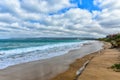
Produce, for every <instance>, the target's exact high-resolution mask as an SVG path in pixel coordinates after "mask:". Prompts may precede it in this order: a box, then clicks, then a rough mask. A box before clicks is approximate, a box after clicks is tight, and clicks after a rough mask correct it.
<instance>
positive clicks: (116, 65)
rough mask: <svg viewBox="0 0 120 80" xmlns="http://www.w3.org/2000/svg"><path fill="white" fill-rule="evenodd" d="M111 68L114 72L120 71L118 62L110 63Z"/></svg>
mask: <svg viewBox="0 0 120 80" xmlns="http://www.w3.org/2000/svg"><path fill="white" fill-rule="evenodd" d="M111 68H112V69H114V71H116V72H120V63H117V64H114V65H112V66H111Z"/></svg>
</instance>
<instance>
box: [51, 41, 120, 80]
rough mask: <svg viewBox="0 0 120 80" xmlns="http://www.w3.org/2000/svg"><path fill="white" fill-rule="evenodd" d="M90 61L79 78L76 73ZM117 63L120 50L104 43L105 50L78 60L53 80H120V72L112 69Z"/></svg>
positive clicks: (119, 60) (119, 59)
mask: <svg viewBox="0 0 120 80" xmlns="http://www.w3.org/2000/svg"><path fill="white" fill-rule="evenodd" d="M88 60H90V61H89V63H88V64H87V66H86V67H85V69H84V70H83V71H82V73H81V74H80V75H79V76H77V75H76V72H77V71H78V70H79V68H80V67H82V66H83V64H80V63H81V62H83V63H85V62H86V61H88ZM115 63H120V50H119V49H116V48H111V44H110V43H106V42H104V49H103V50H101V51H100V52H96V53H92V54H90V55H87V56H84V57H83V58H80V59H77V60H76V61H75V62H73V63H72V64H71V65H70V67H69V69H68V70H67V71H65V72H64V73H61V74H59V75H57V76H56V77H54V78H53V79H52V80H119V79H120V74H119V72H116V71H114V70H113V69H111V66H112V65H113V64H115Z"/></svg>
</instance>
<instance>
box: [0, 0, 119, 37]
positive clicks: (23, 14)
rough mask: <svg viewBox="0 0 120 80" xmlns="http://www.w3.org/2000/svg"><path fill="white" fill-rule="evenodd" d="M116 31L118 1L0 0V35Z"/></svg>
mask: <svg viewBox="0 0 120 80" xmlns="http://www.w3.org/2000/svg"><path fill="white" fill-rule="evenodd" d="M119 32H120V0H0V38H26V37H97V38H98V37H105V36H106V35H108V34H113V33H119Z"/></svg>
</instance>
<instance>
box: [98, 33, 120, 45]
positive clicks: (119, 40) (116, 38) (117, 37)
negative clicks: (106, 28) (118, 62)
mask: <svg viewBox="0 0 120 80" xmlns="http://www.w3.org/2000/svg"><path fill="white" fill-rule="evenodd" d="M99 40H101V41H106V42H110V43H111V44H112V47H120V33H118V34H112V35H108V36H106V38H100V39H99Z"/></svg>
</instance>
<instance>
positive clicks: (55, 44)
mask: <svg viewBox="0 0 120 80" xmlns="http://www.w3.org/2000/svg"><path fill="white" fill-rule="evenodd" d="M89 42H92V41H90V40H81V39H78V38H22V39H0V69H4V68H7V67H8V66H12V65H16V64H20V63H25V62H30V61H36V60H43V59H48V58H52V57H55V56H60V55H64V54H67V53H68V52H69V51H70V50H74V49H78V48H80V47H81V46H83V45H84V44H85V43H89Z"/></svg>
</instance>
